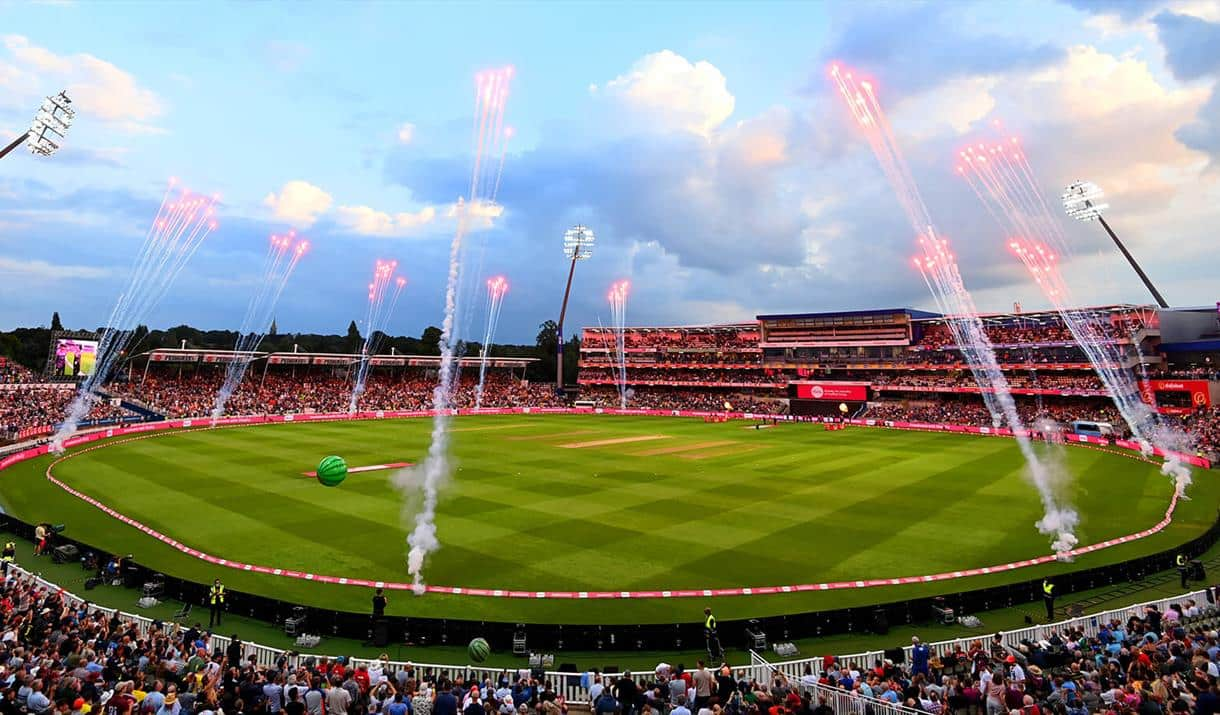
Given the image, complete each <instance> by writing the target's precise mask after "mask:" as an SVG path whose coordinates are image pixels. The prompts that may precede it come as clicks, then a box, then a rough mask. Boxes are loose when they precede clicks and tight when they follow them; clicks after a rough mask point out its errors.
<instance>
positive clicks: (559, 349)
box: [555, 251, 579, 392]
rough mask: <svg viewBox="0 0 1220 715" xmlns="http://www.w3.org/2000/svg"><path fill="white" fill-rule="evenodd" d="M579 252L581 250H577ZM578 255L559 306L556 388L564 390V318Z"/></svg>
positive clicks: (574, 256)
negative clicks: (561, 303)
mask: <svg viewBox="0 0 1220 715" xmlns="http://www.w3.org/2000/svg"><path fill="white" fill-rule="evenodd" d="M577 253H579V251H577ZM576 260H577V259H576V255H573V256H572V265H571V267H570V268H568V284H567V285H566V286H565V287H564V289H563V305H562V306H560V308H559V324H558V325H557V326H556V327H555V338H556V340H557V341H558V342H557V343H556V345H555V388H556V389H557V390H559V391H560V392H563V318H564V316H565V315H567V313H568V295H569V294H571V292H572V276H573V275H574V274H575V273H576Z"/></svg>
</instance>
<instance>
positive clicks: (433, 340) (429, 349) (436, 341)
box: [419, 325, 441, 355]
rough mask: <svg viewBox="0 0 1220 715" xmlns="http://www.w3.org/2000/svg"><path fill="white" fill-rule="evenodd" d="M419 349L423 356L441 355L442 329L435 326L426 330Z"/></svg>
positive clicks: (420, 338) (430, 326) (420, 339)
mask: <svg viewBox="0 0 1220 715" xmlns="http://www.w3.org/2000/svg"><path fill="white" fill-rule="evenodd" d="M419 348H420V353H421V354H423V355H440V354H441V329H440V328H438V327H436V326H435V325H429V326H428V327H426V328H424V334H423V335H421V336H420V337H419Z"/></svg>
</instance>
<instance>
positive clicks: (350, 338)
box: [344, 320, 364, 353]
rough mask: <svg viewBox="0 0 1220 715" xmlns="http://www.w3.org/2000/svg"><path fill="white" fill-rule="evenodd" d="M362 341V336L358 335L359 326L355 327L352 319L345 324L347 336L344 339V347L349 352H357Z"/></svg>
mask: <svg viewBox="0 0 1220 715" xmlns="http://www.w3.org/2000/svg"><path fill="white" fill-rule="evenodd" d="M363 342H364V338H362V337H360V328H357V327H356V321H354V320H353V321H352V322H351V323H349V324H348V326H347V338H346V339H345V340H344V349H345V350H347V351H348V352H349V353H354V352H359V350H360V344H361V343H363Z"/></svg>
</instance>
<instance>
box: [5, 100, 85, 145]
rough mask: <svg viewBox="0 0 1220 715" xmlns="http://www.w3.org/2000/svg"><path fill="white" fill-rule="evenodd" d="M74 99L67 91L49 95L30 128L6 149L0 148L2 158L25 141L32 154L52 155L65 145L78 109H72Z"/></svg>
mask: <svg viewBox="0 0 1220 715" xmlns="http://www.w3.org/2000/svg"><path fill="white" fill-rule="evenodd" d="M71 105H72V100H71V99H69V98H68V93H67V92H66V91H64V92H60V93H59V94H57V95H54V96H51V97H47V98H46V99H45V100H43V102H42V105H41V106H40V107H39V108H38V113H37V114H35V115H34V119H33V121H32V122H30V128H29V129H27V130H26V131H25V133H24V134H21V135H20V136H18V137H17V138H16V139H14V140H13V141H12V142H11V143H10V144H9V145H8V146H6V147H4V149H0V159H3V158H4V157H5V156H7V155H8V154H9V152H11V151H12V150H14V149H16V148H17V147H19V146H21V144H22V142H25V144H26V146H27V147H29V150H30V153H31V154H37V155H39V156H51V155H52V154H54V153H55V152H57V151H59V148H60V147H61V146H63V142H64V139H65V138H67V136H68V129H69V128H71V126H72V120H73V119H75V118H76V111H75V110H73V109H72V106H71Z"/></svg>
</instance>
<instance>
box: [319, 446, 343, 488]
mask: <svg viewBox="0 0 1220 715" xmlns="http://www.w3.org/2000/svg"><path fill="white" fill-rule="evenodd" d="M346 478H347V462H344V461H343V457H336V456H335V455H333V454H332V455H330V456H329V457H323V458H322V461H321V462H318V481H319V482H321V483H322V486H324V487H337V486H339V485H340V484H342V483H343V480H344V479H346Z"/></svg>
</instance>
